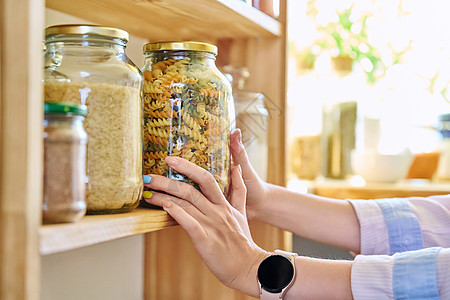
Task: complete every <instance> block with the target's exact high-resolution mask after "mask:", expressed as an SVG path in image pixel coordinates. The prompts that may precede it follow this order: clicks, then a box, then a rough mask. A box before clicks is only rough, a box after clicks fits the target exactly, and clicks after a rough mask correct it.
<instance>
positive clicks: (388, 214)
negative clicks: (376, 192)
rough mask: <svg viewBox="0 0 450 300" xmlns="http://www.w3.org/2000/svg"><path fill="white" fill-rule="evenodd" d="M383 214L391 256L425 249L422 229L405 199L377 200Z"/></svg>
mask: <svg viewBox="0 0 450 300" xmlns="http://www.w3.org/2000/svg"><path fill="white" fill-rule="evenodd" d="M375 202H376V203H377V204H378V206H379V207H380V208H381V212H382V213H383V217H384V221H385V222H386V226H387V229H388V234H389V246H390V252H391V255H392V254H394V253H397V252H404V251H412V250H418V249H422V248H423V237H422V229H421V228H420V224H419V220H418V219H417V216H416V215H415V214H414V213H413V212H412V210H411V207H410V206H409V205H408V203H407V202H406V200H405V199H379V200H375Z"/></svg>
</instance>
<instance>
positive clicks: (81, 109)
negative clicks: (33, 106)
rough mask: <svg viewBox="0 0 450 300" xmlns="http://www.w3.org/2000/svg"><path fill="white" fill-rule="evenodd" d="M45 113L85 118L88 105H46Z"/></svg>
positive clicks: (47, 103)
mask: <svg viewBox="0 0 450 300" xmlns="http://www.w3.org/2000/svg"><path fill="white" fill-rule="evenodd" d="M44 112H45V113H46V114H74V115H80V116H85V115H86V113H87V107H86V105H78V104H68V103H50V102H45V103H44Z"/></svg>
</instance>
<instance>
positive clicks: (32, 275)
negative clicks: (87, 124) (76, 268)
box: [0, 0, 44, 300]
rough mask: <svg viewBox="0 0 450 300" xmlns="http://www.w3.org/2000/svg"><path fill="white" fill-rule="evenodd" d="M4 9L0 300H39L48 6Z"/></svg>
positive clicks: (18, 3)
mask: <svg viewBox="0 0 450 300" xmlns="http://www.w3.org/2000/svg"><path fill="white" fill-rule="evenodd" d="M0 7H1V11H0V31H1V37H0V39H1V41H0V47H1V57H0V61H1V63H0V74H1V75H0V78H1V79H0V80H1V92H0V94H1V105H0V115H1V119H0V122H1V125H0V128H1V131H0V170H1V171H0V299H5V300H7V299H8V300H9V299H14V300H16V299H19V300H20V299H38V298H39V285H40V283H39V277H40V274H39V262H40V256H39V252H38V228H39V226H40V223H41V213H40V211H41V201H42V175H41V173H40V172H41V171H42V159H41V157H42V129H41V128H42V114H41V113H39V112H41V111H42V107H43V106H42V102H41V101H42V90H41V78H42V75H41V74H42V44H41V42H42V33H41V32H40V30H41V28H42V24H43V19H44V10H43V9H44V2H43V1H41V0H1V1H0Z"/></svg>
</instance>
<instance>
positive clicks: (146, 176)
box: [143, 175, 152, 183]
mask: <svg viewBox="0 0 450 300" xmlns="http://www.w3.org/2000/svg"><path fill="white" fill-rule="evenodd" d="M143 177H144V183H150V180H152V178H151V177H150V176H148V175H144V176H143Z"/></svg>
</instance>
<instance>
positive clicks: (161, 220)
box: [39, 208, 177, 255]
mask: <svg viewBox="0 0 450 300" xmlns="http://www.w3.org/2000/svg"><path fill="white" fill-rule="evenodd" d="M176 224H177V223H176V222H175V221H174V220H173V219H172V218H171V217H170V216H169V215H168V214H167V213H166V212H165V211H163V210H158V209H147V208H138V209H136V210H134V211H132V212H129V213H123V214H114V215H96V216H94V215H91V216H85V217H84V218H83V219H82V220H81V221H80V222H78V223H68V224H54V225H43V226H41V228H40V229H39V236H40V245H39V251H40V253H41V254H42V255H46V254H52V253H57V252H62V251H67V250H72V249H76V248H80V247H84V246H89V245H93V244H97V243H101V242H106V241H110V240H114V239H118V238H122V237H127V236H132V235H136V234H141V233H147V232H152V231H157V230H161V229H164V228H167V227H169V226H173V225H176Z"/></svg>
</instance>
